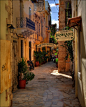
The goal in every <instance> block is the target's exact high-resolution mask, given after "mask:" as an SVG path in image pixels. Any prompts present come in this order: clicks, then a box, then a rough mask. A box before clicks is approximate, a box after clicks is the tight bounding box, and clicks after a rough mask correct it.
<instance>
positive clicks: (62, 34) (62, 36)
mask: <svg viewBox="0 0 86 107" xmlns="http://www.w3.org/2000/svg"><path fill="white" fill-rule="evenodd" d="M73 38H74V35H73V31H70V30H62V31H57V32H56V33H55V39H56V40H57V41H70V40H73Z"/></svg>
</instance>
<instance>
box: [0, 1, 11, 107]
mask: <svg viewBox="0 0 86 107" xmlns="http://www.w3.org/2000/svg"><path fill="white" fill-rule="evenodd" d="M10 13H11V2H10V1H9V0H5V1H2V0H0V91H2V92H1V93H0V107H5V106H10V104H11V98H10V96H11V95H12V93H11V85H12V84H11V77H12V75H11V74H10V73H11V67H10V62H11V58H10V56H11V52H10V49H11V48H10V43H11V42H10V41H11V40H10V36H11V34H10V32H9V29H7V24H9V23H10V24H11V21H12V19H11V18H12V16H11V14H10ZM6 39H8V42H9V43H8V42H7V40H6ZM8 56H9V57H8ZM2 59H3V60H2ZM5 63H6V64H5ZM4 64H5V66H4V67H5V68H4V69H3V70H4V71H3V72H2V66H3V65H4ZM6 79H8V80H6ZM6 93H7V94H6Z"/></svg>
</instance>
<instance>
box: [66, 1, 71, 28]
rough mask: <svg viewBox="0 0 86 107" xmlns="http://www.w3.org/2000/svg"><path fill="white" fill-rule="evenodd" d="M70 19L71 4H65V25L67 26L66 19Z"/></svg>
mask: <svg viewBox="0 0 86 107" xmlns="http://www.w3.org/2000/svg"><path fill="white" fill-rule="evenodd" d="M71 17H72V10H71V2H66V4H65V25H66V26H67V21H68V18H71Z"/></svg>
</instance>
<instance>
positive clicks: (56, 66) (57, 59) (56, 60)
mask: <svg viewBox="0 0 86 107" xmlns="http://www.w3.org/2000/svg"><path fill="white" fill-rule="evenodd" d="M56 67H57V68H58V58H56Z"/></svg>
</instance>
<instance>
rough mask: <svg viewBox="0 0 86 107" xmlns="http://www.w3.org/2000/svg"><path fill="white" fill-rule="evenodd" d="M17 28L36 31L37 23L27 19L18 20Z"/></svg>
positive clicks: (18, 18)
mask: <svg viewBox="0 0 86 107" xmlns="http://www.w3.org/2000/svg"><path fill="white" fill-rule="evenodd" d="M16 28H23V29H26V28H27V29H28V28H29V29H30V30H34V31H35V23H34V22H33V21H32V20H31V19H29V18H27V17H17V18H16Z"/></svg>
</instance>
